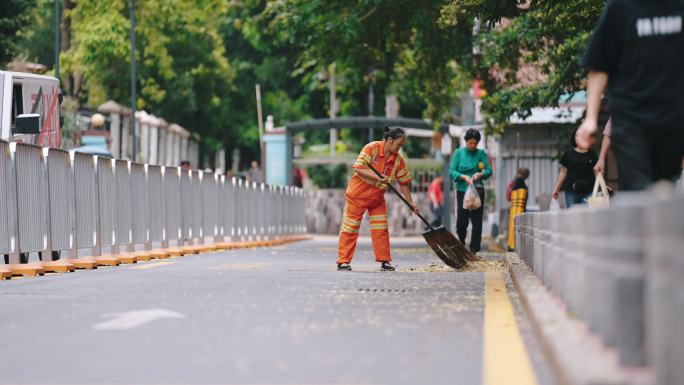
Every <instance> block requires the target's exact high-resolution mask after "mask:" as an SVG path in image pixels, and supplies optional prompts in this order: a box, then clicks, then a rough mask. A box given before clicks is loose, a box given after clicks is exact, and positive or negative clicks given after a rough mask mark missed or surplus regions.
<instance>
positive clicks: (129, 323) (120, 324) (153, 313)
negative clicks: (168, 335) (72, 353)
mask: <svg viewBox="0 0 684 385" xmlns="http://www.w3.org/2000/svg"><path fill="white" fill-rule="evenodd" d="M105 317H114V318H112V319H110V320H108V321H104V322H100V323H97V324H95V325H93V329H95V330H130V329H134V328H137V327H138V326H141V325H144V324H146V323H150V322H152V321H156V320H158V319H163V318H170V319H182V318H185V315H183V314H181V313H177V312H175V311H171V310H166V309H147V310H136V311H129V312H125V313H114V314H106V315H105Z"/></svg>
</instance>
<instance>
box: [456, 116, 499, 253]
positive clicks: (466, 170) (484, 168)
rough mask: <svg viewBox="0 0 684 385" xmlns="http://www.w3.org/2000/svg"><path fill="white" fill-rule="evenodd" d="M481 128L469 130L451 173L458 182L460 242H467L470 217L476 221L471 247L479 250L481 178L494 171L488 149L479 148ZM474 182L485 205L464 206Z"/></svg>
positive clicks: (474, 251) (457, 153)
mask: <svg viewBox="0 0 684 385" xmlns="http://www.w3.org/2000/svg"><path fill="white" fill-rule="evenodd" d="M481 138H482V137H481V136H480V132H479V131H477V130H474V129H472V128H471V129H470V130H468V131H466V134H465V138H464V139H465V141H466V146H465V147H463V148H459V149H458V150H456V152H455V153H454V156H453V157H452V158H451V167H450V169H449V174H450V175H451V179H453V180H454V181H455V182H456V202H457V204H456V234H457V235H458V239H459V240H460V241H461V243H463V244H465V239H466V234H467V231H468V221H470V222H471V223H472V224H473V233H472V236H471V238H470V251H472V252H473V253H476V252H478V251H480V241H481V240H482V215H483V214H484V185H483V184H482V181H483V180H485V179H487V178H489V177H490V176H491V175H492V168H491V167H490V166H489V159H488V158H487V153H485V152H484V151H483V150H480V149H478V148H477V144H478V143H480V139H481ZM470 183H474V184H475V187H476V188H477V193H478V195H480V200H481V201H482V205H481V206H480V208H479V209H476V210H466V209H464V208H463V197H464V196H465V192H466V190H467V189H468V185H470Z"/></svg>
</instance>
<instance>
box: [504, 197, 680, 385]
mask: <svg viewBox="0 0 684 385" xmlns="http://www.w3.org/2000/svg"><path fill="white" fill-rule="evenodd" d="M515 231H516V242H517V243H516V245H517V246H518V250H517V252H518V254H519V255H520V257H521V258H522V259H523V260H524V261H525V263H526V264H527V265H528V266H530V267H531V268H532V270H533V271H534V272H535V273H536V274H537V275H538V276H539V278H540V279H541V280H542V281H543V282H544V284H545V286H546V287H547V288H549V289H550V290H551V291H552V292H553V293H554V294H556V295H557V296H558V297H559V298H560V299H561V300H562V301H563V302H564V303H565V304H566V306H567V308H568V310H569V311H570V312H572V313H574V314H575V315H576V316H577V317H578V318H579V319H581V320H582V321H584V322H585V323H586V324H587V326H588V328H589V330H590V331H591V332H593V333H595V334H596V335H597V336H599V337H600V339H601V340H602V342H603V343H604V344H605V345H606V346H608V347H612V348H615V349H616V351H617V352H618V356H619V360H620V363H621V364H622V365H626V366H634V365H653V367H654V368H655V372H656V376H657V383H658V384H684V365H682V364H681V363H682V362H684V334H682V333H678V332H677V330H678V327H679V325H680V324H681V321H682V320H683V319H684V280H682V277H684V258H683V257H682V250H684V196H681V195H680V196H674V197H673V196H669V197H668V198H654V197H653V195H642V194H637V195H634V196H623V198H618V199H617V200H615V201H614V202H613V205H612V207H610V208H603V209H591V208H573V209H572V210H568V211H564V212H559V213H552V212H544V213H526V214H522V215H519V216H517V217H516V218H515Z"/></svg>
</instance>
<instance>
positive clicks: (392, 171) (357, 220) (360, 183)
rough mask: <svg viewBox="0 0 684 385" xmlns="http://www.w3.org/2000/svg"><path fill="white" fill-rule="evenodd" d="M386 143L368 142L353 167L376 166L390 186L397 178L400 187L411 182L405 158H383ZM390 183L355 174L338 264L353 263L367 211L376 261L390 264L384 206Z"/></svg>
mask: <svg viewBox="0 0 684 385" xmlns="http://www.w3.org/2000/svg"><path fill="white" fill-rule="evenodd" d="M384 146H385V142H384V141H377V142H371V143H368V144H367V145H365V146H364V147H363V150H361V153H360V154H359V157H358V158H357V159H356V162H354V165H353V166H352V167H353V168H355V169H367V168H368V166H367V164H368V163H370V164H372V165H373V168H375V169H376V170H378V171H379V172H380V173H382V174H383V175H385V176H387V177H388V178H389V181H390V183H392V182H393V181H394V180H395V179H396V181H397V182H399V184H401V185H408V184H410V183H411V176H410V175H409V173H408V170H407V169H406V164H405V163H404V159H403V158H402V157H401V155H399V154H392V153H390V154H388V155H387V156H385V155H384V152H383V150H384ZM386 190H387V184H383V183H380V182H378V181H376V180H373V179H370V178H366V177H365V176H362V175H359V173H357V172H355V173H354V175H353V176H352V178H351V181H350V182H349V186H347V191H346V192H345V194H344V197H345V199H346V201H347V202H346V204H345V206H344V216H343V217H342V226H341V228H340V242H339V245H338V252H337V263H351V260H352V257H353V256H354V250H355V249H356V240H357V239H358V238H359V228H360V227H361V218H363V214H364V213H365V212H366V210H368V215H369V217H370V229H371V238H372V241H373V251H374V252H375V260H376V261H378V262H390V261H391V260H392V256H391V255H390V243H389V231H388V230H387V205H386V204H385V191H386Z"/></svg>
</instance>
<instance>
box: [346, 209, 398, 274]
mask: <svg viewBox="0 0 684 385" xmlns="http://www.w3.org/2000/svg"><path fill="white" fill-rule="evenodd" d="M366 210H368V215H369V217H370V230H371V238H372V240H373V251H374V252H375V260H376V261H377V262H390V261H391V260H392V256H391V255H390V242H389V231H388V230H387V205H386V204H385V199H384V198H381V199H379V200H376V199H374V200H366V199H353V200H352V199H347V204H346V205H345V206H344V216H343V217H342V226H341V228H340V243H339V244H338V251H337V263H351V261H352V258H353V257H354V250H355V249H356V241H357V239H358V238H359V229H360V228H361V219H362V218H363V214H364V213H365V212H366Z"/></svg>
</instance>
